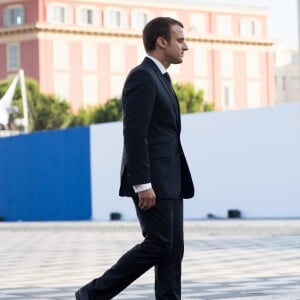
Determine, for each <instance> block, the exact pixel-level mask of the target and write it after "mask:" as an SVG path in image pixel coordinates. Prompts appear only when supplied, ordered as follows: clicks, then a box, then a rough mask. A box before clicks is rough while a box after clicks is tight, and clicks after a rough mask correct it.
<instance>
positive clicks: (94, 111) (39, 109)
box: [0, 79, 214, 131]
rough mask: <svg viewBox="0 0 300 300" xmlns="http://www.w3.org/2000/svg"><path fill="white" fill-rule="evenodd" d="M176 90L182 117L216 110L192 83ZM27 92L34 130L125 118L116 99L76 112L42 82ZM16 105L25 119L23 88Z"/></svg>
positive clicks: (29, 82) (31, 83)
mask: <svg viewBox="0 0 300 300" xmlns="http://www.w3.org/2000/svg"><path fill="white" fill-rule="evenodd" d="M10 83H11V81H10V80H3V81H0V98H1V97H2V96H3V95H4V93H5V91H6V90H7V89H8V87H9V84H10ZM173 88H174V90H175V93H176V95H177V98H178V101H179V105H180V110H181V113H182V114H185V113H193V112H204V111H211V110H214V105H213V103H206V102H204V100H203V91H201V90H196V89H195V88H194V86H193V85H192V84H190V83H185V84H179V83H176V84H174V85H173ZM26 91H27V100H28V110H29V125H30V130H31V131H38V130H48V129H55V128H65V127H74V126H84V125H90V124H95V123H104V122H113V121H120V120H121V119H122V103H121V100H120V99H118V98H113V99H111V100H109V101H107V102H106V103H104V104H100V105H98V106H95V107H86V108H81V109H79V110H78V112H76V113H74V112H72V111H71V108H70V105H69V104H68V102H67V101H64V100H61V99H59V98H57V97H55V96H53V95H46V94H44V93H42V92H41V91H40V89H39V85H38V83H37V82H36V81H35V80H33V79H26ZM13 105H15V106H18V108H19V113H18V115H17V117H18V118H23V105H22V99H21V90H20V87H19V85H18V86H17V89H16V92H15V95H14V99H13Z"/></svg>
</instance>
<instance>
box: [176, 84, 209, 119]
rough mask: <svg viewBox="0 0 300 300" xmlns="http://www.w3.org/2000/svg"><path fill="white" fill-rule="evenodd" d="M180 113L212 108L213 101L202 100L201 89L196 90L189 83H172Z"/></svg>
mask: <svg viewBox="0 0 300 300" xmlns="http://www.w3.org/2000/svg"><path fill="white" fill-rule="evenodd" d="M173 88H174V91H175V93H176V95H177V98H178V101H179V106H180V111H181V113H182V114H186V113H195V112H204V111H212V110H214V105H213V103H206V102H204V97H203V91H202V90H196V89H195V87H194V85H193V84H191V83H180V84H179V83H176V84H174V85H173Z"/></svg>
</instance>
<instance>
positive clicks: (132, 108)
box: [122, 69, 156, 185]
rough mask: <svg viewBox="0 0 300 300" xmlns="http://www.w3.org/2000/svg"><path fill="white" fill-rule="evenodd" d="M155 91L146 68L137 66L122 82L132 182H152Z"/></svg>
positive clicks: (126, 138)
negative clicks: (150, 133) (150, 141)
mask: <svg viewBox="0 0 300 300" xmlns="http://www.w3.org/2000/svg"><path fill="white" fill-rule="evenodd" d="M155 95H156V88H155V83H154V80H153V78H152V77H151V75H150V74H149V73H148V72H147V71H145V70H141V69H136V70H134V71H133V72H131V73H130V74H129V76H128V78H127V80H126V82H125V85H124V90H123V96H122V102H123V112H124V119H123V126H124V127H123V135H124V144H125V145H124V146H125V150H126V160H127V176H128V183H129V184H131V185H138V184H144V183H149V182H151V176H150V161H149V153H148V129H149V126H150V122H151V117H152V111H153V107H154V102H155Z"/></svg>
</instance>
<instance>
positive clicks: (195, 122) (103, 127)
mask: <svg viewBox="0 0 300 300" xmlns="http://www.w3.org/2000/svg"><path fill="white" fill-rule="evenodd" d="M182 128H183V130H182V135H181V136H182V142H183V147H184V149H185V153H186V156H187V159H188V162H189V165H190V168H191V172H192V176H193V179H194V182H195V188H196V194H195V197H194V198H193V199H189V200H186V201H185V218H186V219H194V218H195V219H199V218H205V217H206V216H207V214H213V215H214V216H216V217H227V212H228V210H229V209H238V210H240V211H241V213H242V217H245V218H292V217H300V201H299V200H300V103H290V104H283V105H278V106H273V107H269V108H260V109H252V110H244V111H228V112H211V113H200V114H189V115H183V116H182ZM90 140H91V172H92V174H91V175H92V176H91V177H92V199H93V200H92V202H93V203H92V206H93V218H94V219H96V220H107V219H109V215H110V213H111V212H119V213H121V214H122V216H123V218H124V219H134V218H135V211H134V209H133V205H132V203H131V200H130V199H128V198H120V197H118V188H119V175H120V174H119V170H120V161H121V154H122V124H121V123H120V122H116V123H109V124H99V125H93V126H91V139H90Z"/></svg>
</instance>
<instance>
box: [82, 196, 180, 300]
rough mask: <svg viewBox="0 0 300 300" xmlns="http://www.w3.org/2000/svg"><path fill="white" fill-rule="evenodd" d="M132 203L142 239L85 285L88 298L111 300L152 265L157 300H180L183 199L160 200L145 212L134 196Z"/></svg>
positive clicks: (92, 299)
mask: <svg viewBox="0 0 300 300" xmlns="http://www.w3.org/2000/svg"><path fill="white" fill-rule="evenodd" d="M133 201H134V204H135V208H136V212H137V217H138V220H139V222H140V226H141V229H142V234H143V236H144V240H143V242H142V243H140V244H137V245H136V246H134V247H133V248H132V249H131V250H129V251H128V252H126V253H125V254H124V255H123V256H122V257H121V258H120V259H119V260H118V261H117V262H116V264H115V265H113V266H112V267H111V268H110V269H108V270H107V271H106V272H105V273H104V274H103V275H102V276H101V277H99V278H97V279H94V280H93V281H92V282H90V283H89V284H87V285H86V286H85V287H86V289H87V291H88V295H89V298H90V299H91V300H109V299H112V298H113V297H114V296H116V295H117V294H119V293H120V292H121V291H122V290H124V289H125V288H126V287H127V286H128V285H130V284H131V283H132V282H133V281H134V280H136V279H137V278H138V277H139V276H141V275H142V274H143V273H145V272H146V271H148V270H149V269H150V268H151V267H153V266H154V268H155V298H156V300H168V299H169V300H179V299H181V263H182V258H183V252H184V241H183V240H184V239H183V200H182V199H161V198H159V199H156V205H155V207H153V208H151V209H149V210H146V211H144V210H141V209H140V208H139V207H138V198H137V197H136V198H134V199H133Z"/></svg>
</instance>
